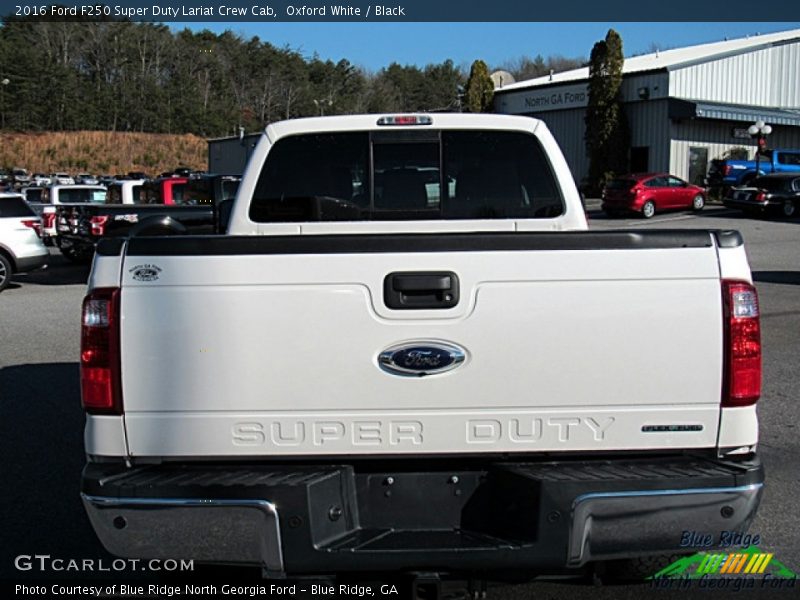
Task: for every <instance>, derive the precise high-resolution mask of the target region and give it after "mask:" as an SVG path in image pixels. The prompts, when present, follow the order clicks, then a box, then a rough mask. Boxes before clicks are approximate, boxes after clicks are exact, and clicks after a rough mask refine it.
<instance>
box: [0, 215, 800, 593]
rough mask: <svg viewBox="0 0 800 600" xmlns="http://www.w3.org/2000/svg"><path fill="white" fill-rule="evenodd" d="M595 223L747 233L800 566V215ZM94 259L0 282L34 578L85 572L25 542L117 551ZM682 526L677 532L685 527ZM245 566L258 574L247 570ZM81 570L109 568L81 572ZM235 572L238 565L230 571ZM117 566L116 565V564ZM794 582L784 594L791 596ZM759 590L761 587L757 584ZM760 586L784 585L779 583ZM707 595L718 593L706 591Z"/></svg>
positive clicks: (761, 525)
mask: <svg viewBox="0 0 800 600" xmlns="http://www.w3.org/2000/svg"><path fill="white" fill-rule="evenodd" d="M589 206H590V211H589V214H590V217H591V228H592V229H596V230H601V229H626V228H646V229H654V228H680V229H738V230H740V231H741V232H742V234H743V235H744V238H745V242H746V245H747V250H748V255H749V257H750V264H751V267H752V269H753V273H754V278H755V280H756V283H757V286H758V290H759V294H760V302H761V314H762V335H763V342H764V348H765V354H764V389H763V395H762V400H761V402H760V404H759V415H760V422H761V444H760V451H761V455H762V458H763V460H764V462H765V464H766V468H767V478H768V479H767V481H768V485H767V488H766V491H765V494H764V499H763V502H762V505H761V509H760V512H759V515H758V517H757V519H756V522H755V523H754V524H753V526H752V528H751V530H752V531H753V532H754V533H758V534H760V536H761V538H762V540H763V542H762V544H761V547H762V549H764V550H765V551H769V552H773V553H774V554H775V557H776V558H777V559H780V561H781V562H783V563H784V564H785V565H787V566H788V567H789V568H791V569H794V570H795V571H797V570H798V569H800V531H799V530H798V528H797V526H796V517H797V512H798V500H797V499H798V498H800V476H798V473H799V472H800V471H798V467H797V465H798V464H800V443H798V423H800V418H799V417H800V406H798V402H797V400H798V397H800V369H799V368H798V367H799V366H800V361H799V360H798V340H800V221H798V220H794V221H788V222H787V221H773V220H756V219H750V218H744V217H742V216H741V215H738V214H737V213H735V212H733V211H729V210H726V209H722V208H719V207H709V208H707V209H706V210H705V211H704V212H702V213H700V214H698V215H689V214H683V213H675V214H667V215H658V216H656V217H655V218H653V219H652V220H648V221H642V220H639V219H614V220H611V219H607V218H605V217H604V216H603V215H602V214H601V213H600V212H599V211H598V210H597V209H596V207H595V206H593V205H592V204H590V205H589ZM87 274H88V268H86V267H79V266H75V265H71V264H69V263H66V262H65V261H64V260H63V259H62V258H61V257H60V255H58V254H57V252H56V253H54V254H53V260H52V263H51V266H50V267H49V268H48V269H47V270H45V271H40V272H37V273H33V274H30V275H27V276H20V277H18V278H16V279H15V280H14V282H13V283H12V285H11V287H10V288H9V289H8V290H7V291H5V292H3V293H2V294H0V427H2V435H0V452H1V453H2V460H3V464H4V465H5V466H4V474H5V481H6V485H5V486H3V489H2V491H0V495H2V506H3V508H4V519H3V536H2V543H1V544H0V545H2V553H0V577H2V578H4V579H22V578H25V579H27V580H29V581H33V580H37V579H43V578H45V577H55V578H57V579H63V578H65V577H67V576H69V577H71V578H74V577H76V574H75V573H49V574H40V573H34V572H21V571H18V570H16V569H15V567H14V558H15V557H16V556H18V555H20V554H31V555H33V554H50V555H52V556H54V557H63V558H84V557H85V558H90V557H91V558H101V557H108V556H109V555H107V554H106V553H105V551H104V550H103V549H102V547H101V546H100V544H99V542H98V541H97V540H96V538H95V536H94V533H93V531H92V529H91V527H90V526H89V523H88V521H87V519H86V517H85V515H84V512H83V509H82V507H81V506H80V503H79V498H78V487H79V475H80V470H81V468H82V465H83V450H82V433H83V414H82V411H81V409H80V405H79V391H78V351H79V348H78V345H79V313H80V303H81V299H82V297H83V293H84V284H85V280H86V276H87ZM676 533H679V532H676ZM241 575H242V577H244V576H247V577H250V576H251V574H250V573H247V574H245V573H244V572H241ZM77 576H80V577H81V578H87V579H88V578H90V577H99V576H109V575H108V574H107V573H106V574H100V573H94V574H92V573H85V574H78V575H77ZM226 576H227V577H228V580H229V581H234V580H235V579H236V578H237V577H238V576H239V575H238V574H237V572H236V571H233V573H231V572H230V570H229V571H228V572H226ZM112 577H113V574H112ZM796 591H797V590H796V589H794V590H792V591H787V592H786V593H785V595H784V597H786V598H789V597H792V596H793V593H792V592H795V593H796ZM756 592H758V590H756ZM768 592H769V594H768V595H767V594H762V595H760V596H759V597H764V598H766V597H775V596H776V595H777V593H776V592H775V591H772V590H768ZM642 595H645V596H648V597H650V596H653V597H658V598H669V597H684V598H685V597H686V594H685V593H682V592H670V591H666V592H665V591H661V590H655V589H651V588H649V587H647V586H625V587H620V586H613V587H602V588H596V587H591V586H586V585H582V586H581V585H576V584H574V583H554V582H537V583H535V584H528V585H518V586H501V587H492V588H490V591H489V597H490V598H520V599H522V598H526V599H527V598H537V599H540V598H563V597H566V596H569V597H572V598H590V597H591V598H592V599H594V600H599V599H602V598H639V597H640V596H642ZM702 597H709V596H708V594H705V595H703V596H702Z"/></svg>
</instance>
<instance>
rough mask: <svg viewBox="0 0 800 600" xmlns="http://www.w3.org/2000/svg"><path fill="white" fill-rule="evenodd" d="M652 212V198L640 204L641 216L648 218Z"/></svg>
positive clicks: (654, 210) (653, 206)
mask: <svg viewBox="0 0 800 600" xmlns="http://www.w3.org/2000/svg"><path fill="white" fill-rule="evenodd" d="M654 214H656V205H655V203H654V202H653V201H652V200H648V201H647V202H645V203H644V206H642V216H643V217H644V218H645V219H650V218H652V216H653V215H654Z"/></svg>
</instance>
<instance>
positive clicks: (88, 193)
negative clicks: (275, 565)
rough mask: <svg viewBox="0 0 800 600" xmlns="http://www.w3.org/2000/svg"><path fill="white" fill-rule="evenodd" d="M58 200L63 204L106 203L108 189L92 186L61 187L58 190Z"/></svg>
mask: <svg viewBox="0 0 800 600" xmlns="http://www.w3.org/2000/svg"><path fill="white" fill-rule="evenodd" d="M58 200H59V202H61V203H62V204H72V203H80V204H82V203H91V204H105V203H106V190H105V189H96V190H95V189H91V188H61V189H60V190H59V191H58Z"/></svg>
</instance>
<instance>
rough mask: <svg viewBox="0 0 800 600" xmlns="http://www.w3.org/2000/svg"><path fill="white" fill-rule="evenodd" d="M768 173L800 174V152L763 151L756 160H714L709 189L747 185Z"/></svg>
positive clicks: (709, 172) (709, 178)
mask: <svg viewBox="0 0 800 600" xmlns="http://www.w3.org/2000/svg"><path fill="white" fill-rule="evenodd" d="M767 173H800V150H762V151H761V153H760V157H759V160H758V167H756V161H755V160H712V161H711V166H710V167H709V169H708V179H707V183H708V187H733V186H737V185H745V184H747V183H749V182H750V181H752V180H753V179H754V178H755V177H757V176H759V175H766V174H767Z"/></svg>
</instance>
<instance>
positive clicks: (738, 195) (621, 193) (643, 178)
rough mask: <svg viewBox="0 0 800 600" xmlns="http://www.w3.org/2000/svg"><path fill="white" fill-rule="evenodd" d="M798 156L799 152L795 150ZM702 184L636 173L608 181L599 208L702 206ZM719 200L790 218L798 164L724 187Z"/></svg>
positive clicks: (797, 209) (798, 187)
mask: <svg viewBox="0 0 800 600" xmlns="http://www.w3.org/2000/svg"><path fill="white" fill-rule="evenodd" d="M798 156H800V154H798ZM707 200H708V192H707V189H706V188H702V187H700V186H697V185H693V184H690V183H687V182H686V181H684V180H682V179H680V178H678V177H675V176H674V175H670V174H668V173H644V174H642V173H636V174H630V175H623V176H621V177H617V178H615V179H612V180H611V181H609V182H608V183H607V184H606V186H605V188H604V189H603V204H602V209H603V211H604V212H605V213H606V214H607V215H608V216H611V217H614V216H619V215H621V214H623V213H636V214H639V215H641V216H642V217H644V218H645V219H649V218H651V217H652V216H653V215H655V214H656V212H661V211H665V210H692V211H699V210H702V209H703V207H704V206H705V204H706V202H707ZM722 203H723V204H724V205H725V206H727V207H728V208H735V209H739V210H742V211H744V212H745V213H747V214H752V215H767V214H770V215H776V216H782V217H784V218H787V219H790V218H793V217H796V216H797V215H798V213H800V168H799V169H797V170H789V171H784V172H780V173H771V174H769V175H761V176H758V177H755V178H752V179H748V180H747V183H745V184H741V185H736V186H733V187H730V188H728V189H727V191H726V193H725V194H724V196H723V198H722Z"/></svg>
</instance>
